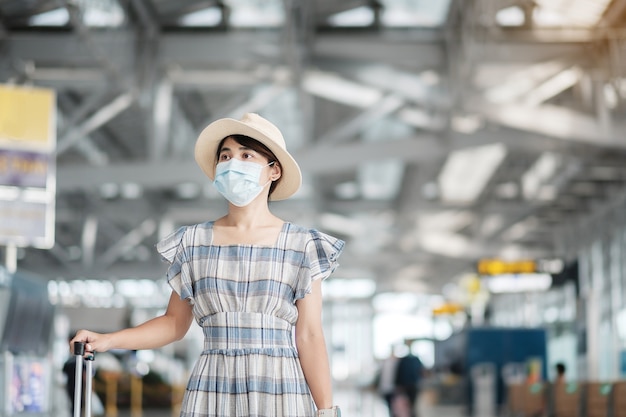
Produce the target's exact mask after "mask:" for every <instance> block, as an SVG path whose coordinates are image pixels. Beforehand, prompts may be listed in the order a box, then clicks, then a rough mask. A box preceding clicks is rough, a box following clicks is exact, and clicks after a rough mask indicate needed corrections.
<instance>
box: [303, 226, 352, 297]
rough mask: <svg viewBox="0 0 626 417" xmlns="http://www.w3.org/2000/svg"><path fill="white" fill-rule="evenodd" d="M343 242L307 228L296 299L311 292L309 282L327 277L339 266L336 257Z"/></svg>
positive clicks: (339, 253)
mask: <svg viewBox="0 0 626 417" xmlns="http://www.w3.org/2000/svg"><path fill="white" fill-rule="evenodd" d="M344 245H345V242H344V241H343V240H340V239H337V238H335V237H333V236H330V235H327V234H325V233H322V232H320V231H318V230H315V229H310V230H309V238H308V239H307V241H306V244H305V248H304V258H303V262H302V267H301V268H300V273H299V276H298V285H297V288H296V300H298V299H300V298H304V296H305V295H307V294H309V293H310V292H311V283H312V282H313V281H316V280H318V279H321V280H324V279H326V278H328V277H329V276H330V275H331V274H332V273H333V272H334V271H335V269H337V267H338V266H339V263H338V262H337V258H339V255H341V252H342V251H343V248H344Z"/></svg>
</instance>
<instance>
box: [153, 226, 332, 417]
mask: <svg viewBox="0 0 626 417" xmlns="http://www.w3.org/2000/svg"><path fill="white" fill-rule="evenodd" d="M212 242H213V222H206V223H201V224H197V225H193V226H184V227H181V228H180V229H178V230H176V231H175V232H174V233H172V234H171V235H169V236H168V237H166V238H165V239H163V240H162V241H160V242H159V243H158V244H157V250H158V252H159V253H160V254H161V256H162V257H163V259H164V260H166V261H167V262H168V263H169V265H170V266H169V269H168V271H167V279H168V282H169V284H170V285H171V287H172V289H173V290H174V291H176V293H178V294H179V295H180V297H181V299H183V300H188V302H189V303H190V304H191V305H192V308H193V314H194V317H195V320H196V322H197V323H198V325H200V327H202V330H203V332H204V336H205V338H204V350H203V352H202V354H201V356H200V357H199V358H198V360H197V361H196V364H195V366H194V368H193V370H192V373H191V376H190V379H189V382H188V384H187V389H186V392H185V396H184V399H183V404H182V408H181V417H309V416H311V417H312V416H314V415H315V407H314V403H313V399H312V397H311V393H310V391H309V388H308V386H307V384H306V381H305V379H304V375H303V373H302V369H301V367H300V362H299V360H298V353H297V351H296V349H295V346H294V343H293V333H292V329H293V326H294V324H295V323H296V320H297V318H298V311H297V309H296V305H295V302H296V300H298V299H300V298H303V297H304V296H305V295H306V294H307V293H310V292H311V282H312V281H313V280H317V279H325V278H327V277H328V276H329V275H330V274H331V273H332V272H333V271H334V269H335V268H336V266H337V257H338V256H339V254H340V253H341V252H342V250H343V246H344V242H343V241H341V240H338V239H336V238H334V237H332V236H329V235H326V234H324V233H321V232H319V231H317V230H315V229H306V228H303V227H300V226H297V225H294V224H292V223H284V224H283V227H282V229H281V232H280V234H279V237H278V240H277V242H276V244H275V245H274V246H262V245H248V244H243V245H213V244H212Z"/></svg>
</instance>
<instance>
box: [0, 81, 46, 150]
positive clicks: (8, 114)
mask: <svg viewBox="0 0 626 417" xmlns="http://www.w3.org/2000/svg"><path fill="white" fill-rule="evenodd" d="M55 100H56V98H55V94H54V91H53V90H49V89H43V88H34V87H20V86H11V85H0V143H2V144H3V145H7V146H9V147H11V148H19V149H42V150H50V149H53V147H54V140H55V137H56V136H55V131H54V129H55V120H54V114H55Z"/></svg>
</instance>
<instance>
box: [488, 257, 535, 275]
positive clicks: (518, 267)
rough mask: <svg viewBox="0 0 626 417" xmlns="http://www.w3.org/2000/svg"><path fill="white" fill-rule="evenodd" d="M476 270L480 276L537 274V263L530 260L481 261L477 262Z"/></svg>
mask: <svg viewBox="0 0 626 417" xmlns="http://www.w3.org/2000/svg"><path fill="white" fill-rule="evenodd" d="M477 269H478V273H479V274H481V275H500V274H531V273H534V272H537V263H536V262H535V261H531V260H521V261H503V260H500V259H481V260H480V261H478V267H477Z"/></svg>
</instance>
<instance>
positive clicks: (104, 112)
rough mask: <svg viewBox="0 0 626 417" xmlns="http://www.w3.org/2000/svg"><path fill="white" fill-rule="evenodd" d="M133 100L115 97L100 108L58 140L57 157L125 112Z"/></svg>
mask: <svg viewBox="0 0 626 417" xmlns="http://www.w3.org/2000/svg"><path fill="white" fill-rule="evenodd" d="M134 100H135V94H134V93H132V92H130V93H124V94H121V95H119V96H118V97H116V98H115V99H114V100H113V101H111V102H110V103H109V104H107V105H106V106H104V107H102V108H101V109H100V110H98V111H97V112H96V113H94V114H93V115H92V116H91V117H89V118H88V119H87V120H85V122H83V124H81V125H80V126H78V127H77V128H76V129H73V130H71V131H69V132H68V134H67V135H65V136H63V137H62V138H61V139H60V140H59V144H58V145H57V149H56V151H57V155H60V154H62V153H64V152H65V151H67V150H68V149H70V148H71V147H72V146H73V145H74V144H76V142H78V141H79V140H81V139H83V138H84V137H85V136H86V135H88V134H89V133H91V132H93V131H94V130H96V129H98V128H99V127H100V126H102V125H104V124H106V123H107V122H108V121H110V120H111V119H113V118H114V117H115V116H117V115H118V114H120V113H121V112H123V111H124V110H126V109H127V108H128V107H130V105H131V104H132V103H133V102H134Z"/></svg>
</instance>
